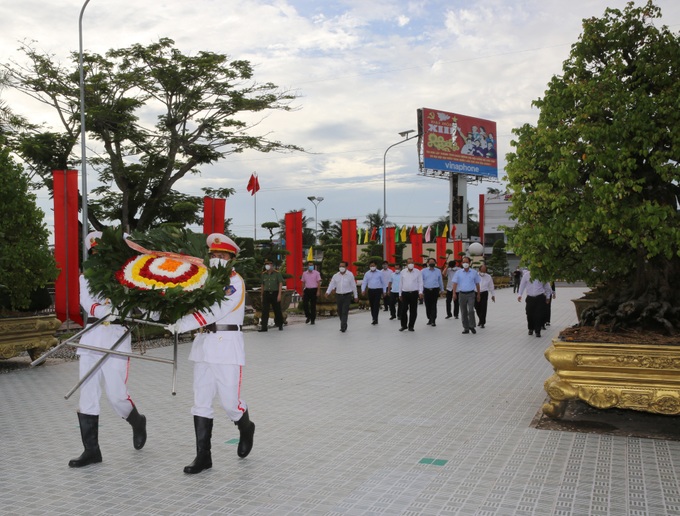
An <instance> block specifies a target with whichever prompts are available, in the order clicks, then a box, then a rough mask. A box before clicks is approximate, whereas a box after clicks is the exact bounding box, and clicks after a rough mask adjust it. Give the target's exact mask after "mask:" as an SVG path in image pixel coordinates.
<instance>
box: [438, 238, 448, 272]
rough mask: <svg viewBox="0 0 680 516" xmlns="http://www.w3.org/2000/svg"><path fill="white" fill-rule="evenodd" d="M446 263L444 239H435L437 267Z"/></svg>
mask: <svg viewBox="0 0 680 516" xmlns="http://www.w3.org/2000/svg"><path fill="white" fill-rule="evenodd" d="M445 263H446V237H442V236H438V237H437V267H442V266H443V265H444V264H445Z"/></svg>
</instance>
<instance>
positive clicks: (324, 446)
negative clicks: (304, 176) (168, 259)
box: [0, 287, 680, 515]
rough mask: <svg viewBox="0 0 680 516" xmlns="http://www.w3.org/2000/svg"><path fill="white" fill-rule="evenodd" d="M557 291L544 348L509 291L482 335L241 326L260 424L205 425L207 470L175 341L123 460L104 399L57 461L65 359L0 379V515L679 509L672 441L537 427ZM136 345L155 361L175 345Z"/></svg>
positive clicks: (123, 427) (62, 433)
mask: <svg viewBox="0 0 680 516" xmlns="http://www.w3.org/2000/svg"><path fill="white" fill-rule="evenodd" d="M582 290H583V289H582V288H576V287H566V288H560V289H558V298H557V300H556V301H555V305H554V308H553V318H552V319H553V321H552V322H553V324H552V326H551V327H550V328H549V329H548V331H546V332H544V336H543V337H542V338H541V339H537V338H535V337H529V336H528V335H527V332H526V330H525V322H524V312H523V304H519V303H518V302H517V301H516V299H515V296H514V295H513V294H512V292H511V291H510V290H508V289H506V290H503V291H499V292H498V293H497V294H498V295H497V302H496V303H495V304H492V305H491V306H490V309H489V323H488V326H487V328H485V329H479V330H478V332H477V335H461V325H460V321H458V320H455V319H450V320H444V318H443V315H442V312H443V311H444V302H443V300H441V301H440V305H439V313H440V315H439V319H438V324H437V327H436V328H431V327H429V326H426V325H425V320H424V310H423V307H421V308H420V318H419V320H418V322H417V323H416V332H415V333H411V332H401V333H400V332H398V331H397V328H398V324H397V321H389V320H388V318H387V317H385V313H384V312H381V317H380V324H379V325H377V326H371V324H370V321H371V319H370V315H369V314H368V313H367V312H362V313H356V314H353V315H351V316H350V322H349V330H348V331H347V333H344V334H343V333H340V332H339V331H338V328H339V323H338V321H337V319H322V320H318V321H317V324H316V325H315V326H310V325H305V324H300V323H298V324H290V325H289V326H288V327H286V329H285V331H283V332H279V331H270V332H268V333H256V332H248V333H247V335H246V343H247V361H248V363H247V366H246V368H245V373H244V382H243V396H244V398H245V399H246V401H247V402H248V403H249V405H250V412H251V417H252V419H253V420H254V421H255V422H256V424H257V432H256V435H255V448H254V450H253V452H252V453H251V455H250V456H249V457H248V458H247V459H245V460H241V459H238V458H237V456H236V446H235V444H234V442H233V441H234V440H235V438H236V437H237V435H238V434H237V429H236V427H235V426H234V425H233V424H232V423H230V422H228V421H227V420H226V418H225V417H221V418H220V419H218V420H216V422H215V431H214V437H213V463H214V465H213V468H212V469H211V470H209V471H206V472H204V473H202V474H199V475H193V476H190V475H185V474H184V473H182V468H183V466H185V465H186V464H188V463H189V462H190V461H191V460H192V459H193V457H194V451H195V448H194V446H195V445H194V437H193V425H192V418H191V415H190V413H189V409H190V406H191V402H192V392H191V376H192V375H191V367H190V364H189V362H188V361H187V355H188V352H189V348H190V344H188V343H185V344H181V345H180V350H179V356H180V362H179V372H178V383H177V396H172V395H171V394H170V390H171V368H170V366H168V365H165V364H159V363H154V362H147V361H140V360H134V361H133V362H132V369H131V375H130V380H129V385H130V390H131V393H132V397H133V399H134V400H135V401H136V403H137V404H138V407H139V408H140V411H141V412H143V413H144V414H146V416H147V417H148V420H149V440H148V442H147V445H146V447H145V448H144V449H143V450H141V451H135V450H134V449H133V447H132V442H131V440H132V439H131V431H130V428H129V426H128V425H127V423H125V422H124V421H122V420H120V419H119V418H117V417H116V416H115V415H114V414H113V412H112V410H111V409H110V407H109V406H108V404H107V403H106V402H105V401H103V404H102V407H103V411H102V416H101V420H100V423H101V427H100V445H101V449H102V453H103V456H104V462H103V463H101V464H98V465H93V466H89V467H86V468H83V469H70V468H68V466H67V462H68V459H69V458H72V457H76V456H77V455H79V454H80V452H81V444H80V438H79V432H78V425H77V418H76V414H75V410H76V398H77V394H76V395H74V396H73V397H72V398H71V399H70V400H68V401H65V400H64V399H63V395H64V394H65V393H66V392H67V391H68V390H69V389H70V388H71V387H72V386H73V385H74V384H75V382H76V379H77V378H76V377H77V363H76V362H70V363H62V364H56V365H47V366H45V367H39V368H36V369H28V370H21V371H15V372H11V373H7V374H2V375H0V394H1V397H0V439H1V441H0V442H1V443H2V451H1V452H0V514H3V515H4V514H12V515H14V514H22V515H23V514H35V515H40V514H50V515H52V514H69V515H77V514H83V515H95V514H111V515H114V514H116V515H117V514H126V515H127V514H130V515H138V514H240V515H250V514H258V515H284V514H313V515H326V514H327V515H364V514H380V515H383V514H384V515H392V514H404V515H421V514H422V515H435V514H443V515H445V514H449V515H453V514H461V515H468V514H470V515H472V514H480V515H492V514H493V515H505V514H508V515H509V514H527V515H528V514H537V515H544V514H545V515H549V514H559V515H585V514H593V515H599V514H611V515H623V514H630V515H638V514H640V515H642V514H649V515H665V514H678V515H680V489H679V487H678V476H679V475H680V443H678V442H671V441H661V440H652V439H642V438H630V437H628V438H627V437H613V436H602V435H594V434H578V433H567V432H559V431H546V430H536V429H534V428H531V427H530V422H531V420H532V418H533V417H534V415H535V414H536V412H537V411H538V410H539V408H540V406H541V404H542V402H543V400H544V398H545V393H544V391H543V381H544V380H545V379H546V378H547V377H548V376H549V375H550V373H551V368H550V365H549V364H548V363H547V362H546V360H545V359H544V357H543V351H544V350H545V348H546V347H547V346H548V344H549V340H550V338H551V337H552V336H554V335H555V334H556V333H557V332H558V330H559V328H562V327H564V326H567V325H570V324H573V323H574V322H575V316H574V309H573V306H572V304H571V303H570V301H569V299H571V298H574V297H578V296H579V295H580V293H581V291H582ZM149 353H151V354H154V355H158V356H163V357H167V358H170V357H171V356H172V348H171V347H166V348H159V349H154V350H151V351H149Z"/></svg>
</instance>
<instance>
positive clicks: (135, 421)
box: [125, 407, 146, 450]
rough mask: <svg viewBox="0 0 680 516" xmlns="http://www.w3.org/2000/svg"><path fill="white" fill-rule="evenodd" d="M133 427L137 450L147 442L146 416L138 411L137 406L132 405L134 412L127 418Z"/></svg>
mask: <svg viewBox="0 0 680 516" xmlns="http://www.w3.org/2000/svg"><path fill="white" fill-rule="evenodd" d="M125 420H126V421H127V422H128V423H130V426H131V427H132V446H134V447H135V450H141V449H142V448H144V444H146V416H144V415H142V414H140V413H139V412H138V411H137V407H132V412H130V415H129V416H128V417H127V418H126V419H125Z"/></svg>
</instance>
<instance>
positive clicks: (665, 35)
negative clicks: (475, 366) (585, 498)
mask: <svg viewBox="0 0 680 516" xmlns="http://www.w3.org/2000/svg"><path fill="white" fill-rule="evenodd" d="M660 17H661V11H660V9H659V8H658V7H657V6H655V5H654V4H653V3H652V2H651V1H649V2H647V3H646V4H645V5H644V6H642V7H636V6H634V4H633V3H632V2H631V3H629V4H628V5H627V6H626V8H625V9H624V10H618V9H607V10H606V11H605V13H604V15H603V16H602V17H601V18H592V19H588V20H584V22H583V33H582V35H581V36H580V38H579V40H578V41H577V42H576V43H575V44H574V45H573V46H572V50H571V55H570V57H569V58H568V59H567V60H566V61H565V62H564V68H563V73H562V75H560V76H555V77H553V78H552V80H551V81H550V83H549V84H548V88H547V90H546V92H545V96H544V97H543V98H542V99H539V100H536V101H535V102H534V105H535V106H536V107H537V108H538V109H539V110H540V114H539V118H538V123H537V125H536V126H532V125H528V124H527V125H524V126H522V127H520V128H518V129H515V130H514V133H515V135H516V136H517V139H516V141H513V142H512V144H513V146H514V147H515V151H514V152H513V153H511V154H509V155H508V165H507V167H506V171H507V174H508V179H509V183H510V184H509V191H510V193H511V194H512V200H513V203H512V207H511V208H510V212H511V216H512V218H514V219H515V220H516V221H517V225H516V226H515V228H513V229H512V230H510V231H509V238H510V242H511V245H512V246H513V248H514V249H515V251H516V253H517V254H518V255H520V256H521V257H522V258H523V260H524V261H526V262H528V263H530V268H531V270H532V274H533V275H534V276H535V277H537V278H538V279H541V280H544V281H548V280H552V279H554V278H556V277H560V278H564V279H566V280H572V281H573V280H585V281H586V282H587V284H588V285H590V286H594V285H598V293H599V295H600V297H601V299H602V301H601V303H599V304H598V306H597V307H595V308H589V309H587V310H585V311H584V312H583V314H582V320H581V323H580V326H578V327H575V328H571V329H567V330H565V331H563V332H562V333H561V335H560V337H559V338H557V339H555V340H554V341H553V343H552V346H550V348H549V349H548V350H547V351H546V357H547V358H548V360H549V361H550V362H551V364H552V365H553V367H554V369H555V374H554V375H553V376H551V377H550V378H549V379H548V380H547V381H546V383H545V388H546V390H547V392H548V394H549V396H550V402H549V403H547V404H546V405H545V406H544V412H545V413H546V414H547V415H549V416H552V417H560V416H561V415H562V414H563V411H564V409H565V404H566V402H567V401H568V400H571V399H580V400H583V401H586V402H587V403H589V404H590V405H592V406H595V407H597V408H610V407H618V408H629V409H635V410H642V411H648V412H655V413H661V414H680V346H678V344H680V338H679V337H678V330H679V329H680V249H679V242H680V212H679V211H678V201H679V199H680V187H679V186H678V181H679V180H680V164H679V162H680V159H679V157H680V133H678V131H677V127H678V126H679V123H680V110H678V109H677V99H678V98H679V97H680V82H679V81H678V79H677V78H678V74H679V73H680V37H679V36H678V35H677V34H673V33H672V32H670V31H669V30H668V28H667V27H665V26H661V27H659V26H655V25H654V24H653V21H654V20H656V19H659V18H660Z"/></svg>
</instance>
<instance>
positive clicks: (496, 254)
mask: <svg viewBox="0 0 680 516" xmlns="http://www.w3.org/2000/svg"><path fill="white" fill-rule="evenodd" d="M486 266H487V267H488V269H489V274H491V275H492V276H507V275H508V273H509V272H510V271H509V270H508V255H507V253H506V252H505V241H504V240H502V239H501V240H496V242H494V244H493V250H492V251H491V257H489V259H488V261H487V262H486Z"/></svg>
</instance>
